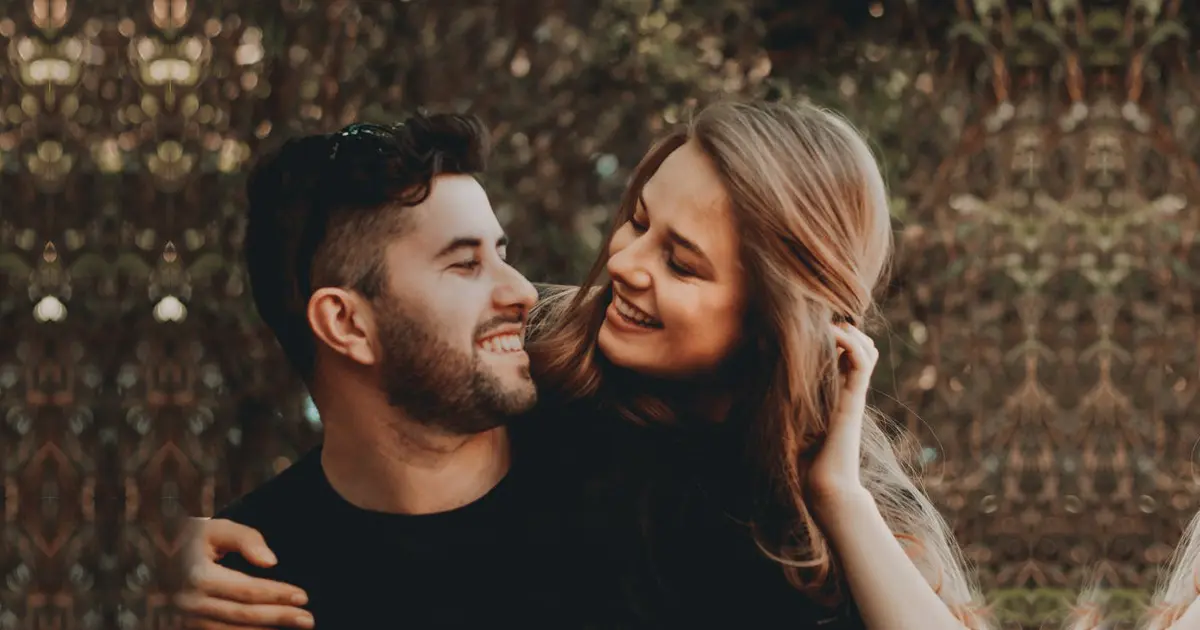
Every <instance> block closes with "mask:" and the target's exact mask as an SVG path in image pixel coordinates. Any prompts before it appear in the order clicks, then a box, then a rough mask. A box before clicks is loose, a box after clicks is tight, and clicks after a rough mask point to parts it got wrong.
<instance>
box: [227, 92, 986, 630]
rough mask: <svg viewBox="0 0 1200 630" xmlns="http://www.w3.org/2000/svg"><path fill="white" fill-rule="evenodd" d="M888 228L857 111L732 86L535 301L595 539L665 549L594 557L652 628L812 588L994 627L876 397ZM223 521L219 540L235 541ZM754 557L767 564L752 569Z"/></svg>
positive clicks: (896, 624)
mask: <svg viewBox="0 0 1200 630" xmlns="http://www.w3.org/2000/svg"><path fill="white" fill-rule="evenodd" d="M891 246H892V242H891V227H890V219H889V215H888V209H887V196H886V193H885V188H884V184H883V181H882V177H881V176H880V173H879V170H878V166H877V165H876V163H875V161H874V158H873V156H872V155H871V153H870V150H869V149H868V147H867V145H866V143H865V142H864V141H863V139H862V138H861V137H860V136H859V135H858V134H857V133H856V132H855V130H854V129H853V128H852V127H851V126H850V125H849V124H848V123H846V122H845V121H844V120H842V119H841V118H839V117H837V116H835V115H833V114H830V113H828V112H825V111H823V110H818V109H816V108H812V107H807V106H789V105H783V104H772V103H757V104H733V103H726V104H719V105H715V106H712V107H709V108H707V109H705V110H703V111H702V112H700V113H699V114H698V115H697V116H696V117H695V119H694V120H693V121H692V122H691V123H690V125H689V126H688V127H687V128H686V129H685V130H682V131H679V132H677V133H675V134H673V135H671V136H670V137H668V138H667V139H665V140H664V141H663V142H661V143H660V144H659V145H657V146H656V147H654V148H653V149H652V150H651V151H650V153H649V154H648V155H646V157H645V158H643V160H642V162H641V163H640V164H639V165H638V167H637V169H636V171H635V173H634V176H633V178H632V181H631V184H630V186H629V188H628V190H627V191H626V193H625V195H624V198H623V199H622V202H621V206H620V209H619V212H618V214H617V217H616V220H615V221H614V230H613V232H612V233H611V234H610V236H609V242H608V247H607V249H606V251H605V252H604V254H603V255H602V256H601V257H600V259H599V260H597V262H596V264H595V266H594V267H593V269H592V271H591V273H590V274H589V276H588V278H587V280H586V281H585V283H584V285H583V286H584V287H585V289H582V290H580V289H573V288H563V289H560V290H557V291H552V293H553V295H551V296H549V297H548V298H546V299H545V300H544V301H543V302H542V303H541V304H540V305H539V307H538V308H537V309H535V313H534V316H533V318H534V319H535V320H536V325H535V326H534V327H532V328H531V331H530V337H531V342H530V344H529V353H530V357H531V360H532V365H533V371H534V376H535V379H536V380H537V382H538V383H539V387H540V389H541V391H542V392H543V396H542V397H543V400H544V401H546V402H545V403H544V404H546V405H553V406H556V407H561V406H568V407H572V408H573V409H575V410H579V411H584V412H585V414H584V415H585V416H586V417H587V418H589V419H585V420H581V421H580V426H579V427H578V428H577V431H578V433H575V438H574V439H573V440H572V442H573V443H576V444H578V445H579V446H578V447H577V450H576V451H575V452H573V453H572V457H573V458H575V459H576V460H577V461H578V463H579V464H578V465H579V466H580V467H581V468H582V469H584V470H586V471H587V472H586V474H587V475H588V476H590V477H593V478H594V479H596V480H598V481H597V483H596V484H593V485H594V486H596V487H598V488H599V490H596V491H595V492H593V493H592V494H591V495H590V496H589V498H588V500H589V501H592V504H591V509H592V510H593V511H592V512H589V514H590V513H596V514H608V515H609V520H608V521H603V522H600V523H598V524H596V527H598V528H600V531H597V532H596V534H597V535H596V536H595V537H593V538H592V540H596V541H603V540H616V541H624V542H626V543H631V544H632V545H633V546H634V547H636V548H639V549H642V550H643V551H644V553H641V552H639V553H637V554H625V553H616V554H611V556H612V557H611V558H610V557H609V554H606V552H605V549H604V546H603V543H599V544H598V546H597V547H595V548H592V549H589V550H587V551H585V553H587V554H590V555H587V556H586V557H587V558H588V559H589V561H595V562H612V563H614V564H612V566H611V567H610V568H611V569H612V571H614V572H615V574H619V575H633V576H652V577H646V579H643V580H641V581H638V580H634V581H633V582H632V583H629V584H623V585H619V586H617V588H620V589H621V590H620V592H614V593H613V596H614V597H621V598H632V599H634V600H638V601H636V602H635V603H634V604H633V605H634V607H635V608H638V609H639V610H645V611H648V612H646V613H645V615H646V616H645V619H654V620H656V622H657V625H651V626H650V627H663V625H685V624H684V622H685V621H689V622H693V627H694V625H695V622H696V621H698V622H700V623H705V624H706V625H711V623H712V622H713V621H714V619H715V617H713V616H712V615H717V616H719V615H721V614H725V613H729V614H733V613H732V612H731V611H733V610H736V609H737V608H738V606H741V607H743V608H744V609H745V610H747V611H753V612H754V613H758V612H761V611H762V610H763V607H766V608H770V607H775V606H777V604H778V606H777V608H773V610H778V611H787V610H791V608H789V606H787V605H783V604H779V602H782V601H784V600H798V599H803V600H805V601H817V602H824V603H829V604H836V603H837V602H852V604H853V605H852V606H850V607H843V608H844V609H847V610H850V611H851V614H852V615H853V616H854V617H856V618H857V619H856V621H858V622H861V624H862V625H865V627H867V628H870V629H872V630H877V629H883V628H886V629H887V630H902V629H906V628H914V629H915V628H920V629H921V630H936V629H938V628H962V627H970V628H982V627H985V622H984V621H983V619H982V615H981V613H980V610H979V608H978V607H977V606H976V605H975V604H976V602H977V598H976V596H975V593H974V591H973V589H972V586H971V583H970V581H969V580H968V579H967V577H966V572H965V570H964V568H963V562H962V560H961V558H960V556H959V554H958V552H957V550H956V547H955V545H954V543H953V541H952V537H951V536H950V535H949V533H948V528H947V527H946V526H945V523H944V522H943V521H942V519H941V517H940V516H939V515H938V513H937V511H936V509H935V508H934V507H933V506H932V504H931V503H930V502H929V500H928V499H927V498H926V497H925V496H924V495H923V494H922V493H921V492H920V490H918V489H917V487H916V486H915V484H914V483H913V481H912V480H911V479H910V478H909V477H908V476H907V474H906V473H905V471H904V468H903V467H902V466H901V464H900V461H899V458H898V457H897V455H896V453H895V451H894V448H893V445H892V443H891V441H890V440H889V439H888V437H887V436H886V435H885V433H884V432H883V430H882V429H881V427H880V426H879V424H878V421H877V420H876V419H875V418H874V417H873V416H872V415H871V414H870V413H868V412H867V409H866V394H867V389H868V382H869V377H870V374H871V371H872V370H873V368H874V364H875V361H876V359H877V357H878V352H877V351H876V350H875V348H874V344H873V343H872V342H871V341H870V339H869V338H868V337H866V336H865V335H864V334H863V333H861V332H860V331H859V330H858V329H857V328H855V326H854V324H855V323H856V322H860V321H862V320H863V318H864V316H866V315H867V314H868V313H869V312H870V311H871V309H872V293H873V290H874V289H875V287H876V286H877V285H878V284H879V283H880V281H881V278H882V276H883V275H884V271H885V267H886V266H887V262H888V260H889V257H890V253H891ZM606 270H607V272H608V275H609V277H610V278H609V279H608V280H606V281H602V280H601V277H602V273H603V272H604V271H606ZM833 322H836V323H833ZM573 430H574V429H573ZM618 461H619V465H618ZM631 462H632V463H631ZM221 527H223V525H222V524H220V523H212V524H209V525H208V526H207V527H206V536H207V544H210V545H213V546H216V547H221V548H222V549H223V550H231V549H228V545H225V546H224V547H222V545H223V544H224V543H223V542H222V540H221V534H220V531H221V530H220V528H221ZM671 528H675V529H674V531H672V530H671ZM680 528H683V529H680ZM681 531H682V532H683V533H682V534H680V533H679V532H681ZM625 535H628V536H629V537H630V538H628V539H625V538H623V536H625ZM625 548H627V546H626V545H623V544H621V543H619V542H617V543H612V545H611V546H610V547H609V548H608V549H609V550H615V549H625ZM906 548H907V549H909V551H911V552H912V553H908V552H906ZM743 552H744V553H743ZM726 556H727V557H726ZM747 558H753V559H754V561H748V560H746V559H747ZM757 561H761V566H766V567H767V568H768V569H769V572H770V575H771V578H770V579H769V580H764V581H762V582H758V581H754V580H746V579H744V578H745V576H746V575H750V574H758V573H760V572H761V566H760V564H756V562H757ZM731 567H732V569H731ZM714 568H715V569H714ZM743 569H744V570H745V571H746V572H747V573H742V570H743ZM601 573H602V574H605V573H603V572H601ZM780 578H782V579H780ZM746 584H751V585H753V588H751V587H748V586H746ZM781 585H782V586H781ZM739 589H740V590H739ZM236 590H237V584H236V583H235V580H232V579H231V580H226V581H225V582H223V583H222V584H220V585H218V587H214V588H210V589H208V594H209V595H212V596H216V597H223V596H224V597H226V598H228V597H227V596H226V595H223V594H228V593H230V592H234V591H236ZM730 592H733V593H737V595H736V596H734V597H730V596H728V593H730ZM718 594H721V595H723V599H724V600H725V601H733V602H734V606H733V607H732V608H729V609H719V610H718V609H717V608H715V607H713V606H714V605H711V601H712V597H713V596H716V595H718ZM238 599H241V600H243V601H244V600H247V599H249V600H252V603H254V602H261V603H270V602H274V601H275V600H274V599H257V598H256V597H252V596H247V595H245V594H242V595H241V596H239V597H238ZM701 611H703V612H701ZM747 614H751V612H747ZM769 617H770V615H767V614H765V613H764V616H763V618H764V619H766V618H769ZM740 619H742V620H743V621H744V619H745V618H740ZM789 621H790V623H791V624H792V625H791V627H795V626H794V624H796V623H800V621H801V620H797V619H795V618H791V619H790V620H786V621H783V625H784V626H785V627H788V623H789ZM740 625H741V626H742V627H759V626H755V625H753V624H746V623H741V624H740Z"/></svg>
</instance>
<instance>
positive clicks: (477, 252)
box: [179, 115, 567, 628]
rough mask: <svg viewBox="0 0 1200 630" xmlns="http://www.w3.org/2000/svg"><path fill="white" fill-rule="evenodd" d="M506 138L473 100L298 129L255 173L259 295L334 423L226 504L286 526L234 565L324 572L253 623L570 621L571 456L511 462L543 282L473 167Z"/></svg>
mask: <svg viewBox="0 0 1200 630" xmlns="http://www.w3.org/2000/svg"><path fill="white" fill-rule="evenodd" d="M487 144H488V141H487V134H486V131H485V130H484V128H483V127H482V125H481V124H480V123H479V122H478V121H477V120H476V119H474V118H469V117H464V116H457V115H433V116H415V117H413V118H410V119H409V120H407V121H406V122H405V123H403V124H401V125H398V126H396V127H381V126H374V125H361V124H359V125H351V126H350V127H347V128H346V129H345V130H343V131H341V132H339V133H336V134H332V135H329V136H324V135H322V136H310V137H304V138H299V139H295V140H292V141H289V142H288V143H286V144H285V145H284V146H283V147H282V148H281V149H280V150H279V151H278V152H276V153H274V154H272V155H270V156H268V157H266V158H265V159H264V160H262V161H261V162H260V163H259V164H258V165H257V166H256V168H255V170H254V172H253V173H252V174H251V177H250V181H249V185H248V197H249V222H248V226H247V236H246V253H247V266H248V270H249V275H250V281H251V284H252V286H253V293H254V300H255V303H256V305H257V307H258V310H259V313H260V314H261V315H262V318H263V320H264V321H265V322H266V324H267V325H268V326H270V328H271V329H272V330H273V331H274V333H275V335H276V337H277V338H278V340H279V343H280V345H281V346H282V348H283V350H284V351H285V353H286V354H287V357H288V359H289V361H290V362H291V364H292V365H293V366H294V367H295V368H296V369H297V370H298V371H299V372H300V373H301V374H302V375H303V376H304V378H305V381H306V383H307V385H308V387H309V391H310V393H311V394H312V397H313V401H314V402H315V404H316V406H317V409H318V410H319V412H320V414H321V418H322V421H323V423H324V426H325V434H324V444H323V445H322V446H321V447H319V448H317V449H316V450H314V451H313V452H310V453H308V454H307V455H305V456H304V457H303V458H301V459H300V460H299V461H297V462H296V463H295V464H294V465H293V466H291V467H290V468H288V469H287V470H285V471H284V472H282V473H281V474H280V475H278V476H277V477H275V478H274V479H272V480H271V481H269V482H267V483H266V484H264V485H263V486H262V487H260V488H257V489H256V490H254V491H253V492H251V493H250V494H249V495H247V496H245V497H243V498H241V499H240V500H238V501H237V502H235V503H234V504H232V505H231V506H229V507H228V508H226V509H225V510H224V511H223V512H221V513H220V514H218V515H217V516H218V517H219V518H224V519H229V520H231V521H234V522H236V523H241V524H243V525H246V526H249V527H251V528H254V529H256V530H258V531H259V532H261V533H262V535H263V536H264V537H265V538H266V540H269V541H270V551H267V550H266V547H265V545H262V546H260V548H261V549H262V550H263V551H261V552H260V553H251V554H249V555H251V556H254V557H252V558H249V559H247V558H242V557H241V556H237V555H230V556H226V557H225V558H222V559H221V564H222V565H224V566H225V567H228V568H232V569H236V570H238V571H242V572H244V573H248V574H250V575H253V576H257V577H259V578H267V579H271V580H278V581H281V582H286V583H289V584H293V585H296V586H297V587H299V588H300V589H303V593H302V592H301V591H295V593H294V594H295V595H296V598H297V599H295V600H294V601H293V602H291V603H293V604H298V605H300V606H303V607H304V609H305V610H306V611H308V613H309V616H305V617H302V618H301V619H298V620H296V619H292V620H290V622H289V620H288V619H285V618H283V615H294V614H295V612H294V611H295V610H296V609H295V608H293V607H288V606H283V605H281V606H280V607H278V609H276V610H275V611H272V610H266V611H265V613H266V614H271V613H272V612H275V613H277V615H278V616H277V617H276V618H274V619H270V620H264V619H262V618H261V617H260V618H257V619H246V622H247V623H248V624H251V623H264V622H265V623H270V624H272V625H285V624H286V625H289V626H294V625H299V626H301V627H312V625H313V623H314V622H315V623H316V625H317V626H318V627H322V628H367V627H372V628H373V627H381V626H382V625H387V626H389V627H401V626H402V627H408V628H478V627H494V626H497V625H498V626H503V627H509V626H511V627H543V626H545V627H552V626H554V625H555V623H554V621H555V619H556V618H557V616H558V615H559V614H560V613H563V612H565V611H566V610H567V608H566V606H567V605H566V604H564V603H562V602H563V598H562V597H561V596H562V595H563V593H562V592H560V591H562V589H563V588H564V587H563V585H562V576H561V572H560V571H559V570H558V568H557V567H556V565H554V562H555V561H565V560H559V559H560V558H563V555H562V554H561V553H560V552H559V548H558V547H557V546H556V541H558V540H559V538H558V537H557V536H556V532H557V531H558V530H557V529H556V523H557V520H556V519H557V518H558V517H557V516H556V515H555V514H553V513H551V512H550V510H549V508H547V507H545V504H546V503H547V501H546V500H545V491H546V490H547V488H546V487H544V486H545V484H546V483H549V482H548V481H546V480H548V479H552V478H553V475H547V474H545V473H544V472H542V471H539V470H538V461H539V460H538V458H537V457H536V456H535V455H534V454H530V455H526V454H525V453H522V454H521V457H519V458H517V459H518V460H519V464H518V465H515V466H514V465H513V463H512V462H513V449H514V444H513V442H514V440H513V439H512V438H513V432H512V431H510V430H509V428H508V427H507V426H506V423H507V422H508V421H509V420H510V419H512V418H515V417H517V416H519V415H521V414H523V413H525V412H527V411H529V410H530V409H531V408H532V407H533V406H534V403H535V401H536V399H537V394H536V390H535V388H534V385H533V382H532V380H531V378H530V374H529V364H528V361H529V359H528V357H527V356H526V354H525V352H524V351H523V349H522V344H523V339H524V328H525V321H526V316H527V313H528V311H529V309H530V308H531V307H532V306H533V304H534V302H535V300H536V299H537V293H536V291H535V289H534V287H533V286H532V285H531V284H530V283H529V281H527V280H526V279H525V278H524V277H523V276H522V275H521V274H520V273H518V272H517V271H516V270H515V269H514V268H512V267H511V266H509V264H508V263H507V262H506V260H505V249H506V243H507V239H506V237H505V236H504V233H503V231H502V229H501V227H500V225H499V223H498V222H497V220H496V217H495V215H494V213H493V211H492V208H491V205H490V203H489V202H488V198H487V195H486V194H485V193H484V190H483V188H482V187H481V186H480V184H479V183H478V182H477V181H476V180H475V178H474V177H473V176H472V175H473V174H476V173H478V172H480V171H481V170H482V169H483V166H484V158H485V155H486V151H487ZM524 421H529V422H532V420H529V419H525V420H524ZM517 430H519V428H518V429H517ZM515 441H517V442H519V440H515ZM515 448H516V450H518V451H519V450H520V444H519V443H518V444H516V445H515ZM223 526H229V525H223ZM233 527H235V529H233V530H230V531H229V535H230V536H245V535H247V530H244V529H241V530H238V529H236V526H233ZM272 551H273V552H274V557H271V552H272ZM194 579H198V580H203V579H204V576H196V577H195V578H194ZM243 592H245V591H243ZM305 593H306V594H307V597H305V595H304V594H305ZM230 595H231V597H236V596H237V594H236V593H234V594H230ZM306 600H307V601H306ZM179 603H180V605H181V607H182V608H183V609H184V610H185V611H188V612H189V613H190V618H189V624H190V625H191V626H192V627H228V626H225V625H219V624H216V623H215V622H206V621H205V615H206V614H207V615H213V614H214V613H215V612H216V611H217V610H218V608H219V607H221V606H224V605H226V604H224V603H223V602H221V601H218V600H215V599H211V598H202V597H198V596H196V595H186V594H185V595H184V596H183V597H182V598H181V599H180V602H179ZM285 603H286V602H281V604H285ZM259 610H260V612H261V611H262V609H261V607H260V608H259Z"/></svg>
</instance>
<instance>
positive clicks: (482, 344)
mask: <svg viewBox="0 0 1200 630" xmlns="http://www.w3.org/2000/svg"><path fill="white" fill-rule="evenodd" d="M405 211H406V212H410V213H412V215H411V221H412V223H411V227H410V229H409V231H407V232H406V233H405V234H404V235H403V236H402V237H400V238H399V239H397V240H396V241H394V242H392V243H391V244H390V245H389V246H388V248H387V250H386V252H385V254H384V256H385V266H386V269H387V276H386V277H387V281H386V284H385V287H384V291H383V295H382V296H381V297H380V298H379V299H378V300H376V301H375V307H376V309H377V311H376V316H377V317H376V321H377V325H378V327H379V330H378V334H379V341H380V347H381V350H382V353H383V357H382V360H381V363H380V377H381V379H382V383H381V384H382V387H383V388H384V390H385V391H386V392H387V394H388V399H389V401H390V402H391V404H392V405H395V406H397V407H400V408H403V409H404V410H406V411H407V412H408V413H409V414H411V415H412V417H413V418H414V419H415V420H417V421H420V422H423V423H426V424H428V425H430V426H436V427H440V428H442V429H445V430H446V431H448V432H450V433H454V434H464V435H465V434H473V433H479V432H482V431H486V430H488V429H492V428H495V427H497V426H499V425H501V424H503V423H504V422H505V421H507V420H508V419H509V418H510V417H512V416H514V415H518V414H521V413H524V412H526V411H528V410H529V409H530V408H532V407H533V405H534V403H535V402H536V401H537V391H536V389H535V388H534V385H533V380H532V379H531V378H530V375H529V357H528V355H526V354H525V351H524V349H523V347H524V337H525V319H526V314H527V313H528V312H529V309H530V308H531V307H532V306H533V304H534V302H535V301H536V300H537V291H536V290H535V289H534V288H533V285H532V284H530V283H529V281H528V280H526V279H525V277H524V276H522V275H521V274H520V273H519V272H518V271H517V270H516V269H513V268H512V267H511V266H509V265H508V263H507V262H505V254H506V252H505V250H506V243H507V239H506V238H505V236H504V232H503V230H502V229H501V228H500V224H499V222H497V221H496V215H495V213H494V212H493V211H492V206H491V204H490V203H489V202H488V199H487V195H486V194H485V193H484V191H483V188H482V187H481V186H480V185H479V183H478V182H476V181H475V179H474V178H472V177H470V176H467V175H443V176H440V177H438V178H436V179H435V180H434V184H433V188H432V190H431V193H430V195H429V198H428V199H426V200H425V202H424V203H422V204H420V205H418V206H416V207H413V208H409V209H407V210H405Z"/></svg>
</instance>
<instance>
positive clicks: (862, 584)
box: [808, 324, 964, 630]
mask: <svg viewBox="0 0 1200 630" xmlns="http://www.w3.org/2000/svg"><path fill="white" fill-rule="evenodd" d="M834 337H835V339H836V340H837V345H838V354H839V355H840V359H839V360H840V361H841V363H842V365H843V366H844V369H843V377H842V390H841V393H840V394H839V400H838V408H837V410H836V411H835V412H834V414H833V417H832V418H831V419H830V424H829V432H828V435H827V436H826V437H825V442H824V444H823V445H822V447H821V450H820V451H819V452H818V453H817V455H816V457H815V458H814V459H813V463H812V467H811V468H810V469H809V476H808V486H809V501H810V507H811V508H812V510H813V516H814V517H815V518H816V520H817V523H818V524H819V526H820V527H821V531H822V532H824V533H825V536H826V537H827V538H828V539H829V541H830V543H831V544H832V546H833V548H834V551H835V553H836V554H837V557H838V559H839V560H840V561H841V563H842V568H843V570H844V572H845V575H846V581H847V583H848V584H849V586H850V594H851V595H852V596H853V597H854V603H855V606H856V607H857V608H858V611H859V614H860V615H861V617H862V620H863V623H864V624H865V625H866V627H867V628H869V630H941V629H945V630H961V629H962V628H963V627H964V624H963V623H962V622H961V621H960V620H959V619H958V618H957V617H955V615H954V614H953V613H952V612H951V611H950V608H949V606H947V605H946V603H945V602H944V601H942V598H941V597H939V596H938V594H937V592H935V591H934V588H933V587H932V586H930V584H929V582H928V580H926V578H925V576H924V575H922V573H921V571H920V569H918V568H917V565H916V564H914V563H913V561H912V560H911V559H910V558H909V557H908V554H907V553H906V552H905V551H904V548H903V547H902V546H901V544H900V541H899V540H898V539H897V538H896V535H895V534H896V532H893V531H892V530H891V528H890V527H888V524H887V522H886V521H885V520H884V518H883V514H882V513H880V511H879V507H878V506H877V505H876V503H875V499H874V497H872V496H871V493H870V492H869V491H868V490H867V489H866V487H865V486H864V485H863V483H862V478H861V475H860V468H861V452H862V438H863V416H864V415H865V414H866V410H867V391H868V390H869V388H870V380H871V372H872V371H873V370H874V368H875V362H876V361H877V360H878V359H879V351H878V350H877V349H876V348H875V342H873V341H872V340H871V338H870V337H868V336H867V335H865V334H864V333H862V331H860V330H858V329H857V328H855V327H853V326H851V325H849V324H838V325H836V326H835V332H834Z"/></svg>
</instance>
